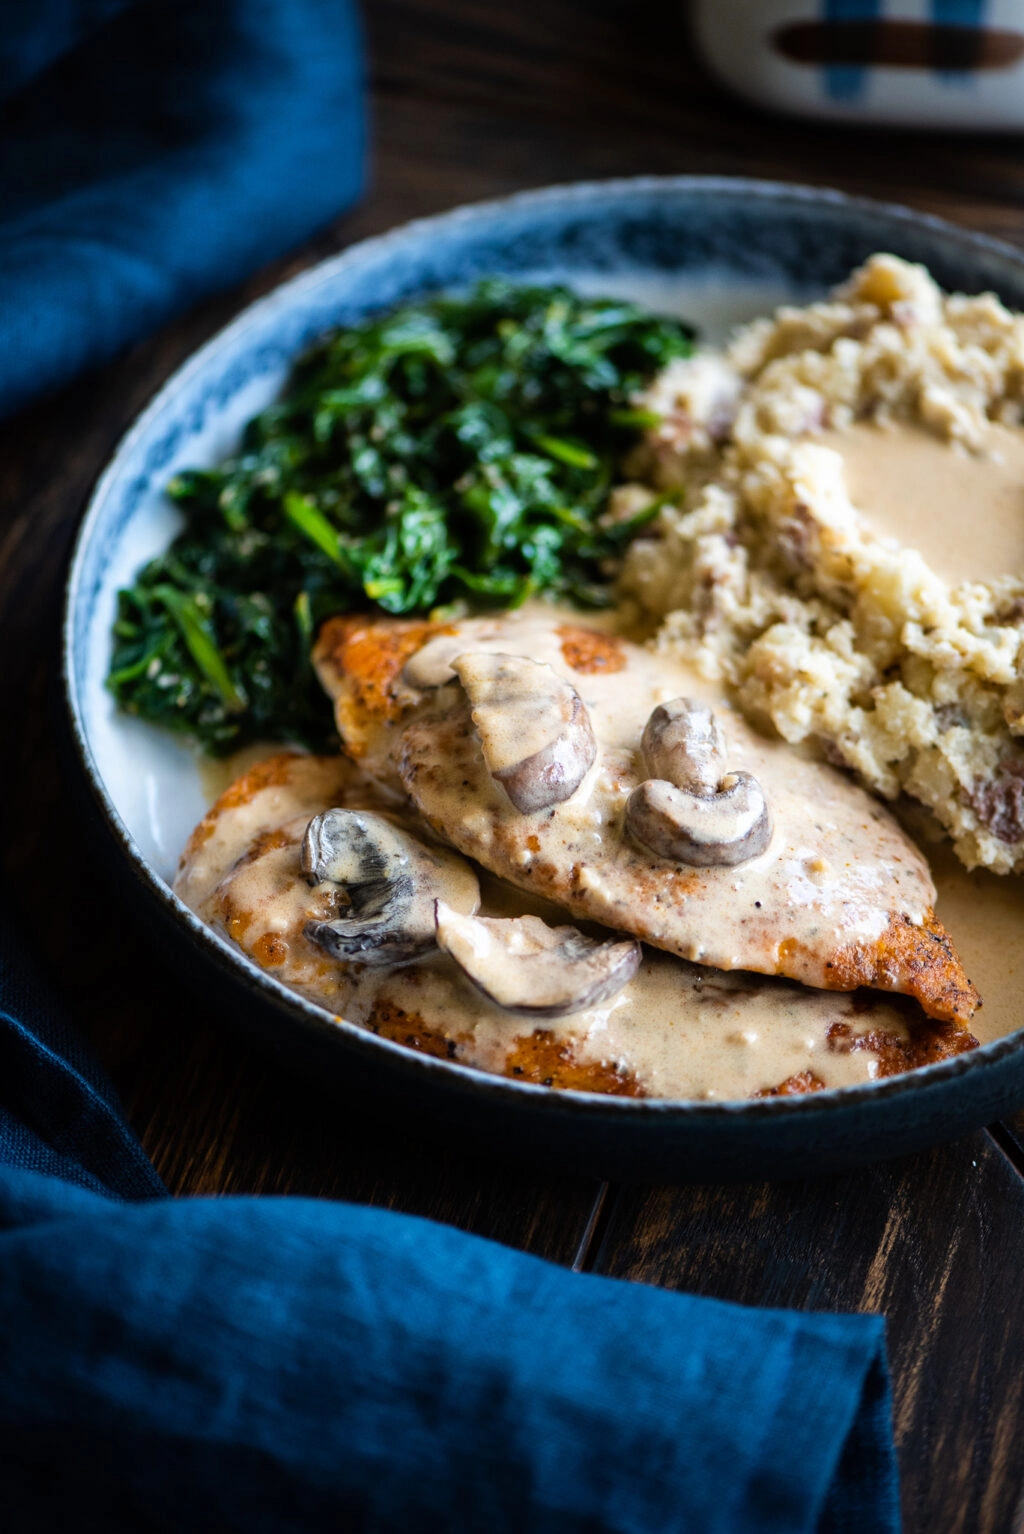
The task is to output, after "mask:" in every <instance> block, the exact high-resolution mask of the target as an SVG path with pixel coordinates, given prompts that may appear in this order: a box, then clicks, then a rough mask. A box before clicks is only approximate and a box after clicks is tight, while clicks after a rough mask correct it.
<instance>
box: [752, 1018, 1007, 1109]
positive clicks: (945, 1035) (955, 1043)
mask: <svg viewBox="0 0 1024 1534" xmlns="http://www.w3.org/2000/svg"><path fill="white" fill-rule="evenodd" d="M909 1029H910V1031H909V1037H907V1038H901V1037H900V1036H899V1035H898V1034H895V1033H891V1032H888V1031H887V1030H885V1029H882V1028H872V1029H871V1030H870V1032H868V1033H854V1031H853V1029H852V1028H851V1027H850V1025H849V1023H832V1024H831V1026H830V1027H829V1030H828V1034H827V1038H828V1047H829V1049H830V1050H833V1051H835V1052H837V1053H841V1054H846V1053H848V1052H849V1053H853V1052H854V1051H857V1052H859V1051H861V1050H866V1051H867V1052H868V1053H869V1054H872V1055H874V1056H875V1058H876V1059H877V1061H878V1078H879V1079H881V1078H882V1077H883V1076H902V1075H903V1074H904V1072H906V1071H913V1070H916V1069H917V1068H918V1066H921V1065H934V1064H935V1062H936V1061H938V1060H950V1059H952V1058H953V1056H954V1055H962V1054H966V1053H967V1052H968V1051H970V1050H972V1049H977V1047H978V1041H977V1039H976V1038H975V1037H974V1034H973V1033H969V1032H968V1031H967V1030H966V1028H963V1027H962V1026H961V1025H960V1024H958V1023H955V1022H948V1021H947V1022H943V1021H940V1020H938V1019H935V1018H928V1017H925V1018H914V1019H913V1021H912V1022H910V1025H909ZM824 1089H825V1083H824V1082H823V1081H822V1079H821V1077H820V1076H816V1075H815V1074H814V1072H813V1071H810V1070H806V1071H801V1072H800V1073H799V1075H796V1076H789V1077H787V1078H786V1080H785V1081H783V1082H780V1083H779V1085H778V1086H777V1087H766V1088H765V1089H764V1090H763V1091H761V1092H755V1093H754V1094H753V1095H754V1096H755V1097H795V1096H798V1095H800V1094H802V1093H806V1092H822V1091H824Z"/></svg>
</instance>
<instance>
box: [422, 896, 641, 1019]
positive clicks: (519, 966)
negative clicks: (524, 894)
mask: <svg viewBox="0 0 1024 1534" xmlns="http://www.w3.org/2000/svg"><path fill="white" fill-rule="evenodd" d="M436 920H437V942H438V946H439V947H440V948H441V949H442V951H443V952H444V953H447V954H449V955H450V956H451V957H452V958H453V959H454V960H455V962H456V964H457V965H458V966H459V968H460V969H461V970H462V972H463V973H464V974H465V975H466V977H467V978H468V979H469V980H471V981H472V982H473V984H474V985H475V986H476V988H477V990H478V991H481V992H482V993H483V994H484V995H485V996H486V997H487V998H488V1000H489V1001H493V1002H494V1004H495V1006H498V1007H502V1008H503V1009H504V1010H505V1011H506V1012H514V1013H516V1014H518V1015H520V1016H522V1017H562V1016H564V1015H565V1014H566V1013H571V1012H584V1011H586V1009H587V1008H588V1007H596V1006H598V1005H599V1004H600V1003H601V1002H603V1001H609V1000H610V999H611V998H612V997H613V996H616V995H617V994H618V993H619V991H621V990H622V988H623V986H625V985H626V984H627V983H628V982H629V981H630V980H632V978H633V976H634V975H635V974H636V972H637V970H638V969H639V968H640V959H641V949H640V944H639V943H638V942H636V940H635V939H629V940H627V941H625V942H600V941H598V940H597V939H595V938H591V937H585V936H584V935H583V933H582V932H580V931H579V930H578V929H577V928H576V927H549V926H548V925H547V923H546V922H543V921H541V919H540V917H539V916H515V917H509V918H504V919H501V918H497V919H496V918H492V917H484V916H460V915H459V913H458V912H457V911H453V910H452V908H451V907H450V906H449V905H446V904H445V902H444V901H443V900H439V901H438V902H437V909H436Z"/></svg>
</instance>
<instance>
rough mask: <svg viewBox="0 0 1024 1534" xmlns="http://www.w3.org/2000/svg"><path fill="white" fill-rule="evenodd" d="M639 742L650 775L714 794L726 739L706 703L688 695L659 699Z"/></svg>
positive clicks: (721, 771)
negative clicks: (668, 701)
mask: <svg viewBox="0 0 1024 1534" xmlns="http://www.w3.org/2000/svg"><path fill="white" fill-rule="evenodd" d="M640 745H641V749H642V751H643V756H644V762H645V764H646V767H647V771H648V774H649V775H650V777H652V778H662V779H663V780H664V781H665V782H666V783H674V784H675V786H676V788H685V789H687V790H688V791H689V792H690V793H691V794H713V793H714V792H715V790H716V789H717V788H718V785H719V783H720V782H721V781H722V779H723V778H724V776H725V772H726V756H725V740H724V738H723V735H722V731H721V729H720V727H719V724H718V720H717V719H716V718H715V715H714V711H713V710H712V709H710V708H709V707H708V705H707V704H706V703H695V702H694V701H693V700H692V699H691V698H673V699H672V701H671V703H659V705H658V707H657V708H656V709H655V710H654V712H653V713H652V714H651V717H650V718H649V719H648V721H647V723H646V725H645V726H644V733H643V738H642V740H641V742H640Z"/></svg>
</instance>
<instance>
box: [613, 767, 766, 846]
mask: <svg viewBox="0 0 1024 1534" xmlns="http://www.w3.org/2000/svg"><path fill="white" fill-rule="evenodd" d="M626 830H627V831H628V832H629V834H630V835H631V836H632V837H633V838H634V840H635V841H638V842H639V843H640V844H641V845H642V846H644V847H647V848H649V849H650V851H651V852H654V853H656V854H657V856H658V857H660V858H668V859H669V860H670V861H671V862H673V863H688V864H690V865H691V866H692V867H695V868H708V867H714V866H724V867H727V868H731V867H733V866H734V865H735V864H737V863H745V862H747V860H748V859H749V858H755V857H757V855H758V853H761V852H764V850H765V848H766V847H767V846H768V843H769V842H770V841H771V836H772V822H771V816H770V815H769V813H768V806H767V805H766V803H765V799H764V794H763V793H762V791H761V785H760V783H758V781H757V779H756V778H754V777H751V775H750V773H749V772H733V773H729V774H728V776H727V777H725V778H723V779H722V781H721V783H720V785H719V787H718V792H717V793H713V794H694V793H689V792H688V791H687V790H686V789H684V788H676V787H675V785H674V784H673V783H666V782H664V781H663V780H662V779H660V778H653V779H649V780H648V781H647V782H646V783H641V784H640V787H639V788H635V789H634V790H633V792H632V793H631V794H630V796H629V799H628V801H627V803H626Z"/></svg>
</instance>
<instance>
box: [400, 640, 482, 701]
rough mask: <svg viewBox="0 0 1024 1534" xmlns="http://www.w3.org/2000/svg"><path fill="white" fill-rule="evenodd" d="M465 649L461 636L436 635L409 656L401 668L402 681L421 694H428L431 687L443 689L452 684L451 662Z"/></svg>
mask: <svg viewBox="0 0 1024 1534" xmlns="http://www.w3.org/2000/svg"><path fill="white" fill-rule="evenodd" d="M465 648H466V640H465V637H464V636H463V635H461V634H438V635H437V637H436V639H428V641H427V643H426V644H425V645H423V646H422V647H421V648H420V649H419V650H417V651H416V653H415V655H410V657H409V659H408V660H407V661H406V663H405V665H404V667H403V668H402V680H403V682H407V683H408V685H409V686H410V687H416V688H418V689H419V690H420V691H421V692H428V691H429V690H430V689H431V688H433V687H443V686H444V684H445V682H454V680H455V672H454V671H453V670H452V661H453V660H454V659H455V658H456V656H458V655H461V654H462V652H463V651H464V650H465Z"/></svg>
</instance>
